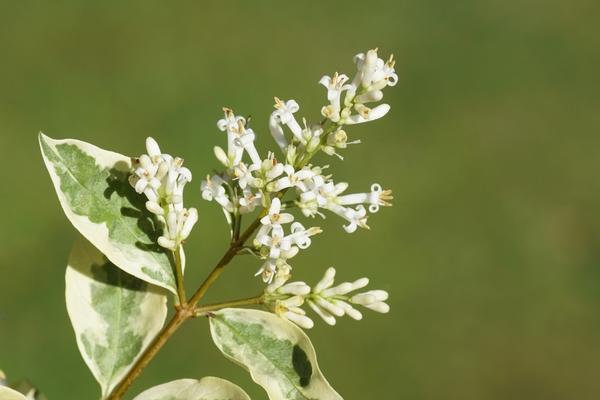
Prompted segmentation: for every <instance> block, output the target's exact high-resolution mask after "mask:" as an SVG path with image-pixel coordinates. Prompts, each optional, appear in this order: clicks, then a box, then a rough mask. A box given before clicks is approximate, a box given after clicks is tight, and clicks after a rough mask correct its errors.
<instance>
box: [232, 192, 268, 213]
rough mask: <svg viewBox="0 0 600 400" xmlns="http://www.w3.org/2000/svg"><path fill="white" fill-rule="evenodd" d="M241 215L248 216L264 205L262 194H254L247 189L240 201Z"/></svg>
mask: <svg viewBox="0 0 600 400" xmlns="http://www.w3.org/2000/svg"><path fill="white" fill-rule="evenodd" d="M238 203H239V211H240V214H248V213H251V212H253V211H254V210H255V208H256V206H259V205H261V204H262V194H261V193H260V192H256V193H254V192H253V191H252V190H251V189H249V188H245V189H244V190H243V192H242V196H241V197H240V199H239V200H238Z"/></svg>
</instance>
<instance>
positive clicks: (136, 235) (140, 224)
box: [39, 133, 177, 294]
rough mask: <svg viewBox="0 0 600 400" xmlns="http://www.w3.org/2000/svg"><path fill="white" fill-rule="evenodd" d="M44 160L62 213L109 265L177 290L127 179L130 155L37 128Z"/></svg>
mask: <svg viewBox="0 0 600 400" xmlns="http://www.w3.org/2000/svg"><path fill="white" fill-rule="evenodd" d="M39 141H40V147H41V150H42V155H43V157H44V162H45V164H46V167H47V168H48V172H49V173H50V177H51V178H52V182H53V183H54V188H55V189H56V193H57V195H58V199H59V201H60V204H61V206H62V208H63V210H64V212H65V214H66V215H67V218H68V219H69V221H71V223H72V224H73V225H74V226H75V228H76V229H77V230H78V231H79V232H81V234H82V235H83V236H84V237H85V238H86V239H88V240H89V241H90V242H91V243H92V244H93V245H94V246H96V247H97V248H98V250H100V251H101V252H102V253H104V254H105V255H106V256H107V257H108V259H109V260H110V261H112V263H113V264H115V265H116V266H118V267H119V268H121V269H123V270H124V271H125V272H128V273H130V274H131V275H134V276H137V277H138V278H140V279H143V280H145V281H147V282H150V283H153V284H155V285H158V286H161V287H164V288H166V289H169V290H170V291H171V292H173V293H174V294H177V290H176V285H175V278H174V274H173V268H172V264H171V260H170V258H169V255H168V254H167V252H166V251H165V249H163V248H162V247H160V246H158V245H157V244H156V239H157V237H158V235H159V233H160V232H159V230H158V229H156V227H155V223H154V222H155V220H154V219H153V217H152V214H151V213H150V212H148V211H147V210H146V207H145V198H144V196H143V195H140V194H138V193H136V192H135V190H134V189H133V188H132V187H131V185H130V184H129V182H128V176H129V174H130V170H131V159H130V158H129V157H126V156H124V155H121V154H118V153H114V152H111V151H106V150H103V149H100V148H98V147H96V146H93V145H91V144H89V143H85V142H82V141H79V140H72V139H65V140H54V139H51V138H49V137H48V136H45V135H44V134H42V133H40V136H39Z"/></svg>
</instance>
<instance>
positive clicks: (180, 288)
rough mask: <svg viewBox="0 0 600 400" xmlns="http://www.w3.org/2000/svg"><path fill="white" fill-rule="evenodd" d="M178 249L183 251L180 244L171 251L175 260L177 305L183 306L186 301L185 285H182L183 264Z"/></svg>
mask: <svg viewBox="0 0 600 400" xmlns="http://www.w3.org/2000/svg"><path fill="white" fill-rule="evenodd" d="M180 251H183V249H182V248H181V246H179V247H178V248H177V249H176V250H175V251H173V259H174V260H175V278H176V279H177V296H178V297H179V305H180V306H183V305H185V304H186V302H187V297H186V295H185V286H184V285H183V265H182V260H181V253H180Z"/></svg>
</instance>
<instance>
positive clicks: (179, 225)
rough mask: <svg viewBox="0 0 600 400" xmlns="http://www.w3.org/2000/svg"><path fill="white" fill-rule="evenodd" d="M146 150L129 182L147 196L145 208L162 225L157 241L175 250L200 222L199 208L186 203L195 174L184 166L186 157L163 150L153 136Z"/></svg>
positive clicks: (148, 139) (136, 164) (136, 162)
mask: <svg viewBox="0 0 600 400" xmlns="http://www.w3.org/2000/svg"><path fill="white" fill-rule="evenodd" d="M146 151H147V154H142V155H141V156H140V157H139V158H136V159H134V170H133V173H132V174H131V175H130V176H129V183H130V184H131V186H133V188H134V189H135V191H136V192H138V193H143V194H144V195H145V196H146V198H147V199H148V201H146V208H147V209H148V211H150V212H151V213H152V214H154V215H155V216H156V219H157V220H158V222H159V223H160V224H161V228H162V235H161V236H160V237H159V238H158V244H159V245H160V246H162V247H164V248H167V249H170V250H173V251H176V250H177V249H178V248H179V247H180V245H181V243H182V242H183V241H184V240H185V239H187V237H188V236H189V234H190V232H191V230H192V228H193V227H194V225H195V224H196V222H197V221H198V211H197V210H196V209H195V208H189V209H187V208H185V207H184V206H183V188H184V187H185V185H186V183H188V182H191V180H192V173H191V172H190V170H189V169H187V168H185V167H184V166H183V159H181V158H179V157H172V156H171V155H169V154H163V153H161V151H160V147H159V146H158V143H156V141H155V140H154V139H152V138H151V137H149V138H147V139H146Z"/></svg>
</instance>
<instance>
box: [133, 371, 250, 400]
mask: <svg viewBox="0 0 600 400" xmlns="http://www.w3.org/2000/svg"><path fill="white" fill-rule="evenodd" d="M133 400H250V397H249V396H248V395H247V394H246V392H244V391H243V390H242V389H241V388H240V387H239V386H237V385H234V384H233V383H231V382H229V381H226V380H225V379H221V378H213V377H210V376H209V377H206V378H202V379H200V380H199V381H198V380H196V379H179V380H176V381H172V382H169V383H164V384H162V385H158V386H155V387H153V388H151V389H148V390H146V391H145V392H143V393H141V394H140V395H138V396H137V397H135V398H134V399H133Z"/></svg>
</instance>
